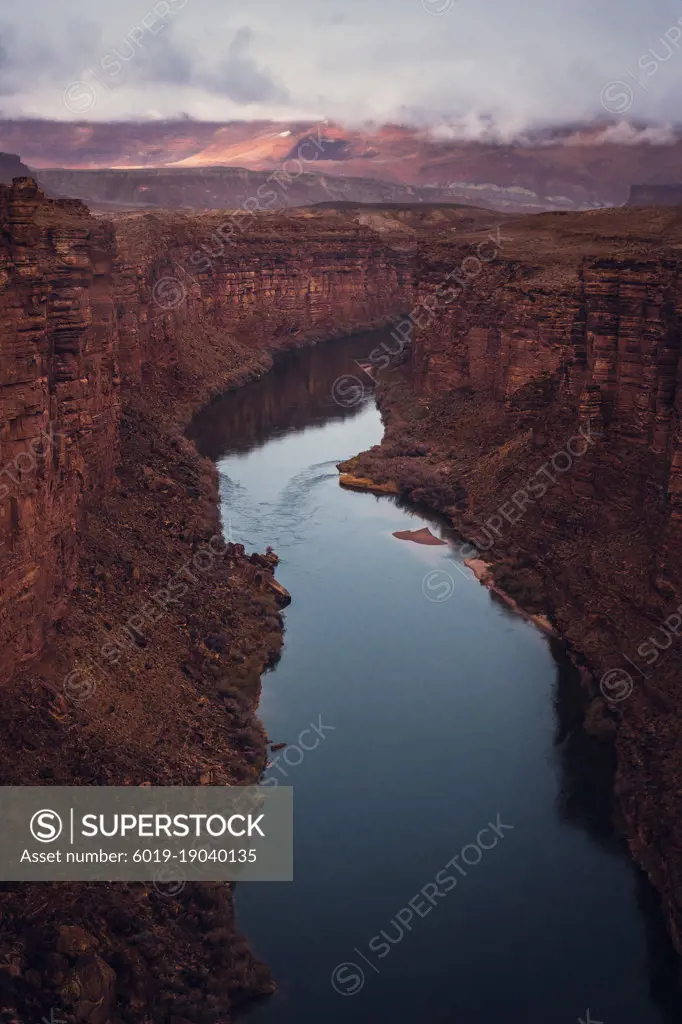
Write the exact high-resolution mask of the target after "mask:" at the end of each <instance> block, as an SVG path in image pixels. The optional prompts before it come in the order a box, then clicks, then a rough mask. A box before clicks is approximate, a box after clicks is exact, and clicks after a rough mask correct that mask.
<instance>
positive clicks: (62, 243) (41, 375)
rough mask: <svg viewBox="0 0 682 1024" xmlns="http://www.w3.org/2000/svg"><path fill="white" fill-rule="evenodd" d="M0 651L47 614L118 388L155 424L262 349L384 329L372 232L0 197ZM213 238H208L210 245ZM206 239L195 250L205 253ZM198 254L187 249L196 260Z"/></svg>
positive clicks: (43, 625) (114, 441)
mask: <svg viewBox="0 0 682 1024" xmlns="http://www.w3.org/2000/svg"><path fill="white" fill-rule="evenodd" d="M0 217H1V218H2V221H3V224H4V232H3V236H2V237H1V238H0V323H1V324H2V342H1V346H2V347H1V350H0V374H1V382H0V424H1V426H0V470H1V471H2V475H1V476H0V497H1V498H2V500H1V501H0V579H2V585H1V586H0V644H2V649H3V654H4V656H3V659H2V666H1V668H0V671H1V672H2V675H3V678H8V677H9V676H11V674H12V672H13V670H14V668H15V666H16V665H17V664H18V663H20V662H22V661H23V660H25V659H29V658H31V657H34V656H35V655H36V654H38V652H39V651H40V649H41V647H42V645H43V642H44V639H45V636H46V631H47V629H48V627H49V625H50V624H51V623H52V622H54V621H56V620H58V619H59V617H60V616H61V615H62V614H63V611H64V608H65V603H66V599H67V597H68V594H69V590H70V588H71V586H72V584H73V579H74V573H75V568H76V562H77V558H78V529H79V523H80V521H81V515H82V512H83V509H84V506H85V505H86V504H87V498H88V496H89V495H90V494H91V492H94V491H98V490H102V489H104V490H106V489H107V488H108V487H110V486H111V484H112V481H113V478H114V470H115V467H116V464H117V451H118V422H119V414H120V404H121V387H122V382H121V377H120V376H119V368H120V373H121V374H122V375H123V387H125V386H126V385H127V386H129V387H132V388H140V387H153V386H154V385H156V386H157V387H158V388H161V389H163V394H164V395H166V396H167V397H168V402H167V406H168V408H167V410H166V416H167V418H168V420H169V421H171V420H174V421H175V422H178V423H182V422H186V420H187V419H188V417H189V415H190V414H191V412H192V411H193V410H194V409H196V408H197V407H198V406H200V405H201V404H203V403H204V402H205V401H207V400H208V398H209V397H210V395H211V394H212V393H216V392H218V391H221V390H225V389H227V388H229V387H230V386H233V385H235V384H237V383H239V382H240V381H242V380H244V379H247V378H248V376H249V375H253V374H254V373H258V372H263V371H264V370H265V369H266V368H267V366H268V363H269V359H270V353H271V352H272V351H274V350H276V349H278V348H283V347H287V346H292V345H296V344H302V343H305V342H307V341H309V340H312V339H315V338H323V337H327V336H331V335H333V334H335V333H343V332H345V331H347V330H352V329H353V328H354V327H355V326H357V327H362V326H367V325H371V324H373V323H377V322H383V321H385V320H386V319H387V318H389V317H390V316H391V315H392V314H395V312H396V310H399V309H401V308H406V307H408V306H409V301H408V299H407V294H408V291H409V277H408V274H407V271H406V270H404V269H401V268H400V260H399V259H398V258H392V257H393V256H394V254H392V253H391V252H390V251H389V250H386V249H385V247H384V246H382V244H381V242H380V240H379V238H378V237H377V236H376V235H374V234H372V232H370V231H368V230H366V229H363V228H361V227H359V226H358V225H356V224H354V223H353V222H349V223H346V224H343V223H340V222H339V221H338V220H332V219H330V218H329V217H327V218H325V217H324V216H323V215H321V216H319V217H318V218H317V219H316V220H315V223H314V226H313V225H311V224H307V226H305V225H304V224H303V223H301V224H297V223H296V221H295V220H294V221H290V220H287V219H285V218H277V217H272V218H269V219H268V220H267V224H266V225H265V226H264V227H262V228H261V227H260V226H256V227H255V228H251V229H250V230H249V231H248V233H245V232H243V231H242V230H241V229H240V230H239V231H238V240H236V241H232V242H231V243H230V244H227V243H223V242H220V240H218V241H219V245H220V248H217V247H216V242H215V236H214V232H215V229H216V228H218V227H219V225H220V224H221V223H222V222H223V221H224V217H223V218H221V217H220V216H219V215H205V216H203V217H196V218H193V217H187V216H183V215H180V214H178V215H177V216H172V215H168V216H163V215H161V216H157V215H149V216H132V217H129V218H123V219H122V220H121V221H120V222H119V223H118V224H117V226H116V228H117V230H118V240H117V238H116V234H115V228H114V226H113V225H112V224H111V223H110V222H108V221H106V220H102V219H96V218H94V217H92V216H91V215H90V214H89V212H88V211H87V209H86V208H85V207H84V206H82V205H81V204H80V203H79V202H78V201H51V200H48V199H45V197H44V196H43V195H42V193H41V192H40V191H38V190H37V189H36V186H35V184H34V183H33V182H32V181H30V180H28V179H22V180H19V181H18V182H17V183H16V184H15V185H14V186H12V187H9V188H1V189H0ZM212 238H213V241H212ZM206 248H207V249H208V251H210V252H211V253H212V256H211V257H210V258H209V257H207V256H206ZM197 253H198V254H199V259H196V258H195V259H194V260H193V257H195V255H196V254H197Z"/></svg>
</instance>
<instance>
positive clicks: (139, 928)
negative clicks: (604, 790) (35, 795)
mask: <svg viewBox="0 0 682 1024" xmlns="http://www.w3.org/2000/svg"><path fill="white" fill-rule="evenodd" d="M0 216H1V217H2V220H3V225H4V233H3V235H2V237H1V238H0V324H1V331H2V334H1V338H2V341H1V349H0V414H1V418H0V422H1V428H0V464H1V468H2V471H3V476H2V478H1V482H2V490H0V495H1V496H2V501H1V502H0V510H1V512H2V518H1V519H0V644H1V645H2V650H3V658H2V660H1V662H0V666H1V671H2V683H3V715H2V716H1V718H0V745H1V746H2V749H3V757H2V764H1V765H0V783H1V784H4V785H19V784H24V785H36V784H63V785H78V784H80V785H114V784H118V785H121V784H124V785H140V784H142V783H152V784H188V785H190V784H192V785H198V784H226V783H230V784H236V783H244V782H253V781H255V780H256V779H257V778H258V776H259V774H260V772H261V771H262V770H263V767H264V765H265V760H266V747H267V737H266V736H265V734H264V731H263V729H262V726H261V725H260V723H259V722H258V720H257V719H256V717H255V714H254V709H255V706H256V703H257V700H258V696H259V691H260V675H261V672H262V671H263V669H264V668H265V666H266V665H268V664H273V663H274V662H275V661H276V659H277V657H278V656H279V651H280V649H281V644H282V619H281V607H282V605H283V603H284V602H285V601H286V599H287V595H286V594H285V592H283V590H282V588H281V587H279V585H278V584H277V583H276V581H275V579H274V575H273V573H274V570H275V567H276V565H277V558H276V556H275V555H272V554H265V555H258V554H254V555H250V556H249V555H247V554H246V553H245V552H244V549H243V547H242V546H241V545H240V544H236V543H231V542H229V543H226V542H224V541H223V539H222V537H221V535H220V523H219V511H218V492H217V477H216V473H215V468H214V467H213V465H212V464H211V463H208V462H207V461H205V460H202V459H200V458H199V456H198V455H197V454H196V452H195V450H194V449H193V446H192V445H191V444H190V443H189V442H188V441H187V440H186V439H185V438H184V436H183V433H182V431H183V428H184V426H185V424H186V423H187V421H188V419H189V418H190V416H191V413H192V411H193V410H195V409H198V408H199V407H200V406H201V405H203V404H204V403H205V402H206V401H207V400H208V399H209V397H210V396H211V395H212V394H214V393H216V392H218V391H224V390H226V389H228V388H230V387H233V386H237V385H238V384H240V383H243V382H245V381H246V380H248V379H250V378H253V377H255V376H256V375H258V374H261V373H263V372H264V371H265V370H266V369H267V368H268V367H269V366H270V365H271V360H272V354H273V352H275V351H276V350H277V349H281V348H286V347H291V346H295V345H301V344H305V343H309V342H311V341H313V340H315V339H316V338H323V337H327V336H329V335H330V334H333V333H335V332H344V331H347V330H352V329H353V328H354V327H358V328H359V327H363V326H368V325H370V324H372V323H375V322H379V321H385V320H386V319H387V318H388V317H389V316H390V315H391V314H393V313H395V312H396V310H398V309H400V308H407V307H408V306H409V301H408V294H407V293H408V292H409V288H410V278H409V275H408V273H407V270H406V268H405V267H404V266H403V265H402V263H401V260H403V258H402V257H401V256H399V255H396V254H392V253H391V251H390V250H387V249H386V247H385V246H384V245H383V243H382V242H381V240H380V238H379V237H378V236H377V235H376V234H375V233H372V232H371V231H369V230H368V229H366V228H363V227H361V226H359V225H358V224H356V223H355V222H354V221H353V220H352V218H349V219H348V220H347V221H340V220H339V219H338V218H334V217H333V216H332V215H320V216H318V217H317V218H313V222H312V223H308V222H307V221H306V223H305V224H299V223H297V222H296V220H295V219H294V220H292V221H289V220H287V219H286V218H274V217H273V218H268V219H267V223H265V224H264V225H263V226H256V227H253V228H252V229H251V230H250V231H248V232H242V231H241V230H240V231H239V244H238V245H237V244H231V245H227V244H225V245H224V247H223V249H222V250H220V251H219V250H218V248H217V247H216V245H215V243H214V242H213V243H212V242H211V239H212V235H213V233H214V231H215V229H217V228H218V227H219V226H220V225H221V223H223V221H224V218H222V217H219V216H213V217H199V218H189V217H187V216H182V215H178V216H177V217H172V216H161V217H159V216H138V217H130V218H124V219H123V220H122V221H121V222H120V223H118V224H117V225H116V228H114V226H113V225H112V224H111V223H109V222H108V221H105V220H101V219H97V218H94V217H93V216H91V214H90V213H89V212H88V210H87V209H86V208H85V207H84V206H82V205H81V204H80V203H78V202H74V201H50V200H46V199H45V197H44V196H43V195H42V194H41V193H40V192H39V191H38V190H37V189H36V187H35V183H34V182H32V181H29V180H19V181H17V182H16V183H15V185H14V186H13V187H11V188H0ZM206 245H208V246H209V247H210V251H211V253H212V255H211V257H210V259H208V261H207V258H206V250H205V246H206ZM197 252H199V253H200V254H201V256H202V259H201V260H200V261H197V260H195V261H193V260H192V257H193V256H194V254H195V253H197ZM403 262H404V261H403ZM170 581H173V582H174V584H175V585H174V587H173V593H174V595H175V596H174V598H173V600H172V601H169V600H168V595H169V582H170ZM178 583H180V586H179V587H178ZM164 595H165V596H164ZM67 608H68V613H67ZM76 933H77V935H78V936H79V938H78V941H79V942H80V943H81V945H82V943H85V946H84V947H83V948H81V947H80V946H73V948H72V945H73V944H72V945H69V943H70V941H71V939H72V938H73V936H74V934H76ZM69 937H70V938H69ZM67 946H68V948H67ZM0 949H1V951H2V955H1V956H0V961H1V962H0V1005H2V1007H3V1012H8V1013H9V1014H10V1019H11V1015H12V1014H13V1015H14V1017H15V1018H16V1019H17V1020H18V1019H21V1020H27V1019H40V1016H41V1015H46V1016H48V1017H49V1014H50V1012H51V1010H52V1009H54V1008H56V1011H55V1016H56V1017H59V1018H60V1019H64V1020H68V1021H75V1020H79V1021H89V1022H90V1024H104V1022H105V1021H107V1020H108V1019H109V1018H110V1017H112V1015H113V1016H115V1018H116V1019H117V1020H123V1021H126V1022H130V1024H139V1022H140V1021H142V1020H168V1019H177V1020H180V1019H182V1020H188V1021H195V1022H201V1024H213V1022H216V1021H218V1020H224V1019H226V1018H227V1017H228V1016H229V1015H230V1014H231V1013H232V1011H233V1010H234V1009H235V1007H237V1006H238V1005H239V1004H240V1003H242V1002H243V1001H245V1000H248V999H250V998H253V997H254V996H258V995H262V994H265V993H268V992H271V991H272V988H273V984H272V982H271V980H270V978H269V975H268V972H267V969H266V968H265V967H264V966H263V965H260V964H258V963H256V962H255V961H254V959H253V957H252V956H251V954H250V952H249V950H248V947H247V946H246V944H245V943H244V941H243V940H242V939H241V938H240V937H239V936H238V935H236V934H235V928H234V913H233V908H232V894H231V889H230V887H229V886H224V885H218V886H200V885H187V886H185V887H184V889H182V891H181V892H179V893H176V894H174V895H173V894H169V893H167V892H164V891H163V887H161V889H159V887H158V886H153V885H149V886H142V885H134V886H130V887H125V886H114V885H111V886H109V885H104V884H98V885H93V886H86V885H81V886H74V885H65V884H62V885H52V886H35V885H32V886H24V885H20V884H6V885H4V886H3V887H2V891H0Z"/></svg>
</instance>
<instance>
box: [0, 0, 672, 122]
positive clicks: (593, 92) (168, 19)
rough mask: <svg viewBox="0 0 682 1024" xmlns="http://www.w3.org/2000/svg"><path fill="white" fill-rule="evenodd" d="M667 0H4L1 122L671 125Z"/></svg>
mask: <svg viewBox="0 0 682 1024" xmlns="http://www.w3.org/2000/svg"><path fill="white" fill-rule="evenodd" d="M681 90H682V3H680V2H679V0H249V2H246V0H116V2H113V3H112V2H110V0H107V2H104V0H20V2H19V3H15V4H12V5H11V6H10V5H5V10H4V11H3V12H2V13H0V116H4V117H15V116H26V115H29V116H45V117H56V118H60V119H77V118H80V117H82V118H90V119H97V120H110V119H127V118H149V117H172V116H176V115H181V114H185V115H189V116H192V117H197V118H201V119H205V120H208V119H210V120H228V119H233V118H246V119H252V118H258V117H267V118H281V119H283V120H284V119H290V118H292V117H306V118H307V117H310V118H315V119H317V118H322V117H331V118H338V119H345V120H347V121H357V122H359V121H362V120H366V119H374V120H388V119H400V120H421V119H428V120H430V121H432V122H433V123H435V124H436V125H439V126H440V129H441V130H443V131H447V130H449V129H448V128H447V127H445V126H447V125H453V126H454V130H455V131H456V132H458V133H464V134H470V135H475V134H477V133H479V132H480V131H481V130H482V128H483V129H485V128H486V126H490V125H495V126H496V130H499V131H500V132H501V133H503V134H507V135H510V134H511V135H513V134H514V133H516V132H517V131H519V130H521V129H523V128H524V127H526V126H528V125H531V124H536V123H543V122H551V123H556V122H562V121H566V120H574V119H582V118H585V117H591V116H593V115H595V114H601V115H603V114H604V111H605V110H607V111H608V112H609V113H611V114H616V115H619V116H624V115H627V116H628V117H633V118H645V119H648V120H654V121H658V122H661V123H666V122H670V121H673V120H678V119H679V120H682V116H681V114H680V111H681V110H682V106H681V105H680V97H681Z"/></svg>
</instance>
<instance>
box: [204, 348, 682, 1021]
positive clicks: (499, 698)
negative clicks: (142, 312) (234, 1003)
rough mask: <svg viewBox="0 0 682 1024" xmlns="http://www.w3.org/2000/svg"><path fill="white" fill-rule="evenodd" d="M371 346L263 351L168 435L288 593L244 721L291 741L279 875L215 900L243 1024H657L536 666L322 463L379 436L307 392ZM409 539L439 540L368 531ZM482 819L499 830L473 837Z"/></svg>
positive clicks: (566, 711) (373, 426)
mask: <svg viewBox="0 0 682 1024" xmlns="http://www.w3.org/2000/svg"><path fill="white" fill-rule="evenodd" d="M380 340H381V335H380V334H377V333H375V334H373V335H356V336H354V337H353V338H349V339H345V340H343V341H334V342H330V343H328V344H326V345H323V346H319V347H317V348H314V349H310V350H305V351H301V352H298V353H293V354H291V355H287V356H285V357H283V359H282V360H281V361H280V362H279V363H278V364H277V365H276V367H275V369H274V370H273V372H272V373H270V374H269V375H268V376H267V377H265V378H264V379H263V380H261V381H259V382H258V383H256V384H253V385H251V386H249V387H247V388H243V389H242V390H240V391H238V392H235V393H234V394H230V395H227V396H224V397H223V398H221V399H219V400H218V401H216V402H215V403H214V404H213V405H212V406H211V407H210V408H209V409H208V410H206V411H205V412H204V413H203V414H202V415H201V416H200V417H199V418H198V419H197V420H196V421H195V423H194V424H193V426H192V429H191V436H193V437H194V439H195V440H196V441H197V443H198V444H199V447H200V449H201V450H202V451H203V452H204V453H205V454H207V455H210V456H211V457H213V458H214V459H215V460H216V461H217V463H218V467H219V471H220V481H221V495H222V503H223V519H224V526H225V529H226V531H227V529H228V528H229V529H231V532H232V537H233V538H234V540H236V541H238V542H241V543H243V544H244V545H245V546H246V548H247V550H257V551H263V550H264V549H265V547H266V545H268V544H272V545H273V547H274V549H275V550H276V551H277V553H278V554H279V555H280V557H281V564H280V567H279V570H278V579H279V580H280V581H281V582H282V583H283V584H284V586H285V587H287V588H288V589H289V590H290V591H291V593H292V595H293V603H292V604H291V606H290V607H289V608H288V609H287V612H286V644H285V649H284V654H283V657H282V660H281V662H280V663H279V665H278V666H277V668H276V669H275V671H273V672H272V673H269V674H267V675H266V676H265V677H264V680H263V695H262V701H261V707H260V714H261V717H262V718H263V721H264V722H265V725H266V728H267V730H268V734H269V736H270V738H271V741H272V742H275V743H276V742H287V743H289V744H290V745H291V746H290V747H289V748H288V749H287V751H286V752H285V753H286V760H284V759H283V756H282V753H279V755H278V754H273V755H272V757H273V760H274V759H275V758H277V757H278V758H279V759H278V761H277V763H276V764H275V765H273V766H272V767H271V768H270V769H269V770H268V773H267V777H268V778H269V779H277V780H278V781H279V782H280V783H281V784H286V785H289V784H290V785H292V786H294V792H295V809H296V811H295V813H296V849H295V858H296V860H295V865H296V866H295V870H296V880H295V882H293V883H290V884H276V883H271V884H264V883H261V884H251V885H248V884H242V885H241V886H239V889H238V894H237V905H238V911H239V922H240V926H241V928H242V930H243V931H244V932H245V933H246V934H247V935H248V936H249V939H250V941H251V943H252V945H253V947H254V948H255V950H256V952H257V953H258V954H259V955H260V956H262V957H263V958H264V959H266V960H267V961H268V962H269V964H270V965H271V968H272V971H273V974H274V976H275V978H276V979H277V981H278V984H279V987H280V991H279V993H278V995H277V996H275V997H274V998H273V999H271V1000H269V1001H268V1002H266V1003H264V1004H262V1005H261V1006H259V1007H257V1008H256V1009H255V1010H254V1011H253V1012H252V1014H251V1016H250V1018H249V1019H250V1022H253V1024H294V1022H295V1024H302V1022H308V1021H310V1022H312V1021H320V1022H322V1021H324V1022H327V1024H346V1022H349V1024H350V1022H351V1021H352V1022H353V1024H376V1022H378V1021H384V1020H386V1021H391V1022H392V1024H408V1022H409V1024H413V1022H420V1024H421V1022H429V1024H435V1022H441V1021H442V1022H448V1024H455V1022H456V1024H474V1022H475V1024H479V1022H482V1024H517V1022H518V1024H521V1022H524V1024H526V1022H527V1024H547V1022H552V1024H553V1022H555V1021H556V1022H565V1024H576V1022H577V1021H578V1019H579V1018H581V1017H582V1018H583V1020H585V1021H587V1017H586V1014H587V1011H588V1009H589V1011H590V1015H591V1019H592V1020H594V1021H602V1022H604V1024H630V1022H632V1024H660V1022H664V1021H665V1022H670V1021H679V1020H682V1010H681V1009H680V1004H679V1001H678V996H677V993H676V989H675V987H674V983H673V980H672V979H673V976H674V960H673V959H672V953H671V949H670V946H669V943H668V941H667V939H666V937H665V932H664V929H663V926H662V922H661V920H660V917H659V914H658V910H657V901H656V898H655V896H654V894H653V893H652V892H651V890H650V889H649V887H648V885H647V884H646V883H645V881H644V880H643V878H642V877H641V876H640V875H639V873H638V872H637V871H636V870H635V868H634V867H633V865H632V864H631V862H630V861H629V858H628V856H627V852H626V851H625V849H624V848H623V846H622V844H621V843H620V842H619V840H618V838H617V836H616V835H614V833H613V831H612V829H611V826H610V820H611V806H610V796H609V793H610V790H609V778H610V770H611V766H610V763H609V759H610V755H609V752H608V749H607V748H604V747H603V746H601V745H600V744H599V743H598V742H596V741H594V740H590V739H589V738H588V737H586V736H585V735H584V734H583V733H582V731H581V730H580V728H579V724H580V718H581V706H582V697H581V694H580V691H579V689H578V687H577V685H576V680H575V678H574V675H573V674H572V672H571V670H570V669H569V667H568V666H566V665H565V664H563V663H562V660H561V654H560V651H559V650H558V648H557V650H555V651H554V652H553V650H552V649H551V647H550V644H549V643H548V641H547V640H546V639H545V638H544V637H543V636H542V635H541V634H540V633H539V632H537V631H536V630H535V629H534V628H533V627H531V626H530V625H528V624H527V623H525V622H524V621H522V620H520V619H519V618H517V617H515V616H513V615H512V614H511V613H510V612H509V611H508V610H507V609H506V608H505V607H504V606H502V605H500V604H499V603H496V602H495V601H494V600H493V599H492V598H491V596H490V594H489V592H488V591H487V590H486V589H485V588H483V587H481V586H480V585H479V584H478V583H476V581H475V580H473V579H472V578H471V576H470V573H469V572H468V570H466V569H465V568H464V567H463V566H461V564H460V563H459V561H458V558H457V554H456V550H455V544H454V540H455V539H454V537H453V536H452V535H451V533H450V532H449V531H448V530H447V528H446V527H445V526H444V525H443V524H439V523H438V522H437V521H434V520H433V519H431V518H425V516H424V515H421V514H417V513H416V512H415V511H414V510H410V509H407V508H401V507H399V505H398V504H397V503H396V502H395V501H394V500H393V499H390V498H375V497H373V496H371V495H367V494H357V493H352V492H348V491H344V490H342V489H341V488H340V487H339V485H338V474H337V471H336V462H338V461H340V460H341V459H344V458H347V457H349V456H351V455H354V454H356V453H357V452H359V451H361V450H363V449H364V448H367V447H369V446H370V445H372V444H376V443H378V442H379V440H380V439H381V435H382V426H381V422H380V419H379V415H378V412H377V410H376V407H375V405H374V402H373V400H372V398H371V396H368V398H367V400H366V401H364V402H362V403H360V404H359V405H357V406H355V407H354V408H350V409H343V408H340V407H339V406H338V405H336V404H335V403H334V401H333V400H332V397H331V394H332V386H333V382H334V381H335V380H336V379H337V378H338V377H339V376H340V375H344V374H349V373H350V374H353V373H355V374H358V375H359V376H360V377H361V376H362V372H361V371H359V370H358V368H357V367H356V365H355V364H354V361H353V360H354V359H356V358H359V359H362V358H366V357H367V355H368V354H369V352H370V351H371V350H372V349H373V348H374V347H375V346H376V345H377V344H378V342H379V341H380ZM339 393H340V394H341V395H342V396H350V395H351V394H352V392H351V391H350V387H349V384H348V383H347V382H344V385H343V387H341V388H339ZM424 525H430V527H431V529H432V530H433V531H434V532H435V533H437V534H438V535H440V536H442V537H443V538H444V539H446V540H447V541H448V542H449V543H448V546H443V547H423V546H419V545H416V544H413V543H410V542H406V541H401V540H398V539H396V538H395V537H393V536H392V534H393V531H395V530H402V529H416V528H420V527H422V526H424ZM434 574H435V575H434ZM311 726H317V729H318V733H316V732H315V730H314V729H313V730H312V731H308V732H306V731H305V730H311ZM320 734H321V735H320ZM316 739H317V740H318V743H317V745H315V740H316ZM306 746H307V747H315V749H312V750H307V751H306V750H305V749H304V747H306ZM285 772H286V777H285V775H284V773H285ZM498 815H499V822H500V823H501V824H502V825H504V826H513V828H500V826H499V825H498V831H499V833H500V835H499V837H498V838H497V843H496V845H494V840H495V833H492V832H490V831H487V832H481V830H482V829H485V828H486V827H487V828H488V829H489V824H488V823H490V822H492V823H493V824H496V822H497V821H498ZM477 837H479V838H478V839H477ZM478 843H480V845H477V844H478ZM472 844H473V845H472ZM484 846H488V847H493V848H491V849H484V848H483V847H484ZM465 847H467V849H464V848H465ZM454 857H458V860H457V861H455V862H454V864H451V865H450V867H446V865H447V862H448V861H452V858H454ZM439 873H440V874H439ZM448 879H449V881H448ZM453 881H454V882H456V885H454V886H453V885H452V882H453ZM429 883H432V885H431V886H429ZM434 886H435V888H434ZM423 889H425V893H424V894H422V895H419V894H420V890H423ZM415 897H417V898H416V899H415ZM428 897H430V899H431V901H430V902H429V898H428ZM410 901H412V908H410ZM410 914H411V915H412V916H411V917H410ZM382 932H383V933H384V934H382Z"/></svg>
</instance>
